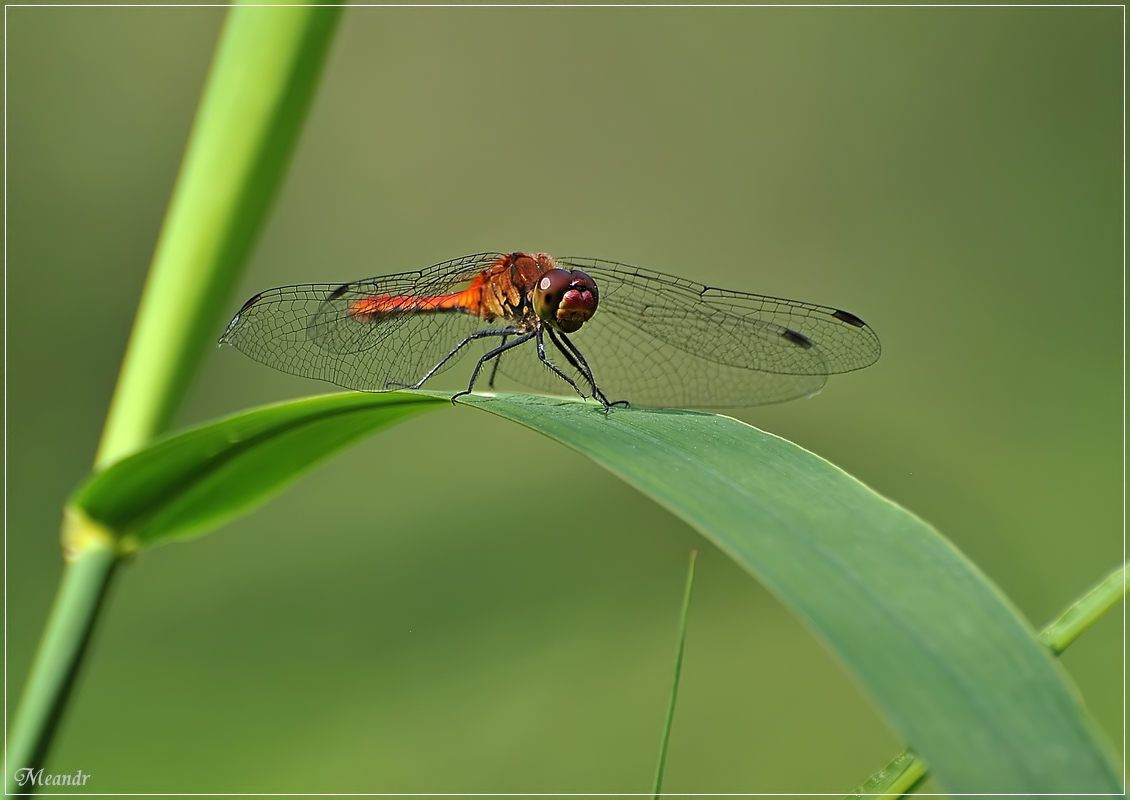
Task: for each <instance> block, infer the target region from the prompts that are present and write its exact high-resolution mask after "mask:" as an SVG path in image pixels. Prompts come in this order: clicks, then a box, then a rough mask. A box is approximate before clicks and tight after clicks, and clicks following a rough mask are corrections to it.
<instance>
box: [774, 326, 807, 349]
mask: <svg viewBox="0 0 1130 800" xmlns="http://www.w3.org/2000/svg"><path fill="white" fill-rule="evenodd" d="M781 336H782V338H784V339H787V340H788V341H790V342H792V343H793V344H795V345H799V346H800V347H803V348H804V349H805V350H807V349H808V348H810V347H812V340H811V339H809V338H808V337H807V336H805V335H804V334H803V333H797V332H796V331H794V330H793V329H792V328H785V330H784V331H782V332H781Z"/></svg>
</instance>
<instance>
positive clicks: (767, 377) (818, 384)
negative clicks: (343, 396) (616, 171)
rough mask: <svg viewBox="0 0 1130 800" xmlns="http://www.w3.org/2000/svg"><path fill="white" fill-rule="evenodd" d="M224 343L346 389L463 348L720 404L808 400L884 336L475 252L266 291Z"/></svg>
mask: <svg viewBox="0 0 1130 800" xmlns="http://www.w3.org/2000/svg"><path fill="white" fill-rule="evenodd" d="M220 344H228V345H232V346H234V347H235V348H236V349H238V350H240V351H241V352H243V353H244V354H246V355H247V356H249V357H251V358H252V359H254V360H256V361H259V362H261V363H263V364H266V365H268V366H270V367H273V368H275V369H278V370H281V371H283V372H287V373H290V374H293V375H300V376H303V377H306V378H315V379H319V380H323V381H328V382H330V383H333V384H336V385H338V386H342V387H345V388H347V389H355V390H360V391H367V392H383V391H391V390H395V389H404V388H413V389H418V388H420V387H421V386H422V385H423V384H424V383H425V382H427V381H428V380H430V379H431V378H433V377H434V376H436V375H438V374H440V373H442V372H444V371H445V370H447V369H449V368H450V367H452V366H453V365H454V364H455V363H457V362H458V361H460V360H461V359H462V358H463V357H464V356H465V355H467V354H468V353H474V355H475V357H476V359H477V360H476V361H475V363H474V367H473V368H472V371H471V377H470V381H469V382H468V384H467V388H466V389H464V390H463V391H460V392H458V393H456V394H455V395H454V396H453V397H452V401H453V402H454V400H455V399H456V398H458V397H460V396H463V395H467V394H470V393H471V392H472V391H474V389H475V384H476V383H477V382H479V381H480V380H485V381H486V383H487V385H488V386H489V387H490V388H491V389H493V388H494V384H495V381H496V378H497V376H498V375H499V374H502V375H504V376H506V377H507V378H509V379H511V380H513V381H516V382H517V383H519V384H522V385H524V386H526V387H529V388H531V389H534V390H538V391H546V392H549V393H551V394H558V393H560V392H562V391H565V392H569V391H570V390H571V391H572V392H575V393H576V394H578V395H580V396H581V397H582V398H593V399H595V400H596V401H598V402H599V403H600V404H601V405H603V406H604V408H605V410H608V409H610V408H611V407H613V406H619V405H623V406H627V405H629V404H630V405H633V406H640V407H651V408H666V407H678V408H727V407H730V408H732V407H742V406H754V405H765V404H769V403H778V402H782V401H785V400H791V399H794V398H799V397H807V396H811V395H814V394H816V393H817V392H819V391H820V390H821V388H823V386H824V384H825V382H826V381H827V380H828V376H829V375H833V374H838V373H844V372H852V371H854V370H858V369H863V368H864V367H867V366H870V365H871V364H874V363H875V362H876V361H877V360H878V358H879V354H880V352H881V347H880V344H879V337H878V336H877V335H876V334H875V332H874V331H873V330H872V329H871V328H870V327H869V326H868V325H867V324H866V323H865V322H864V321H863V320H862V319H860V318H859V317H858V316H856V315H855V314H852V313H851V312H848V311H843V310H841V309H837V308H833V307H830V306H822V305H816V304H814V303H806V302H801V301H798V300H786V299H784V298H780V297H769V296H766V295H759V294H753V293H751V292H742V291H735V290H731V289H719V288H715V287H712V286H706V285H704V284H701V283H696V282H694V281H690V280H687V279H684V278H680V277H676V276H674V275H668V274H666V273H663V272H656V271H653V270H649V269H644V268H643V267H636V266H631V265H629V264H621V263H617V262H615V261H605V260H602V259H596V258H577V257H563V258H554V257H552V256H550V255H548V254H546V253H524V252H511V253H476V254H473V255H468V256H463V257H461V258H456V259H452V260H450V261H444V262H442V263H440V264H435V265H433V266H431V267H428V268H426V269H421V270H416V271H413V272H401V273H398V274H393V275H382V276H379V277H375V278H368V279H365V280H359V281H352V282H350V283H341V284H332V283H325V284H305V285H297V286H281V287H278V288H275V289H268V290H267V291H264V292H261V293H259V294H257V295H255V296H254V297H252V298H251V299H250V300H248V301H247V302H246V303H244V304H243V307H242V308H241V309H240V310H239V312H238V313H237V314H236V315H235V317H234V318H233V319H232V320H231V322H230V323H229V324H228V326H227V329H226V330H225V331H224V334H223V336H221V337H220Z"/></svg>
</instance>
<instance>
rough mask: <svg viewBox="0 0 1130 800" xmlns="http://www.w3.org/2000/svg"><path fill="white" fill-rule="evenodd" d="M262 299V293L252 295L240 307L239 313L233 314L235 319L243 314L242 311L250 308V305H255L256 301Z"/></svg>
mask: <svg viewBox="0 0 1130 800" xmlns="http://www.w3.org/2000/svg"><path fill="white" fill-rule="evenodd" d="M262 299H263V295H262V294H257V295H255V296H254V297H252V298H251V299H250V300H248V301H247V302H246V303H244V304H243V308H241V309H240V310H239V313H238V314H236V315H235V316H236V319H239V317H240V316H241V315H242V314H243V312H244V311H246V310H247V309H249V308H251V306H253V305H255V304H256V303H258V302H259V301H260V300H262Z"/></svg>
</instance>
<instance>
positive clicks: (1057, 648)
mask: <svg viewBox="0 0 1130 800" xmlns="http://www.w3.org/2000/svg"><path fill="white" fill-rule="evenodd" d="M1127 569H1128V565H1126V564H1123V565H1122V566H1121V567H1118V568H1117V569H1115V570H1114V571H1112V572H1111V573H1110V574H1109V575H1107V576H1106V577H1105V578H1103V579H1102V580H1101V581H1099V582H1098V583H1097V584H1095V585H1094V586H1093V587H1091V588H1090V589H1089V590H1088V591H1087V593H1086V594H1084V595H1083V596H1082V597H1080V598H1079V599H1078V600H1076V601H1075V602H1074V603H1072V604H1071V605H1070V606H1068V607H1067V609H1066V610H1065V611H1064V612H1063V613H1062V614H1060V615H1059V618H1058V619H1056V621H1055V622H1053V623H1051V624H1050V625H1048V626H1047V627H1046V628H1044V629H1043V630H1042V631H1040V633H1039V635H1038V637H1037V638H1038V639H1039V640H1040V641H1041V642H1042V643H1043V644H1044V645H1046V646H1047V648H1048V649H1049V650H1051V651H1052V654H1053V655H1057V656H1058V655H1059V654H1060V653H1062V652H1063V651H1064V650H1066V649H1067V647H1068V645H1070V644H1071V643H1072V642H1074V641H1075V640H1076V639H1078V638H1079V636H1080V635H1081V634H1082V633H1083V631H1085V630H1087V628H1089V627H1091V626H1092V625H1094V624H1095V622H1096V620H1098V618H1099V617H1101V616H1102V615H1103V614H1105V613H1106V612H1107V611H1109V610H1110V609H1111V608H1112V607H1113V606H1114V604H1115V603H1117V602H1118V601H1119V600H1120V599H1121V598H1123V597H1125V596H1126V579H1127ZM928 772H929V767H927V766H926V762H925V761H923V760H922V759H920V758H918V757H917V756H915V755H914V754H913V753H912V752H910V751H909V750H904V751H903V752H902V753H900V754H899V755H897V756H896V757H895V758H894V760H892V761H891V763H890V764H888V765H887V766H886V767H884V768H883V769H882V770H881V771H880V772H877V773H875V774H874V775H872V776H871V777H870V778H868V779H867V780H866V781H865V782H864V783H863V784H862V785H861V786H860V787H859V788H858V789H856V790H855V791H854V792H853V793H852V794H850V795H848V796H849V797H853V798H856V797H869V798H883V800H886V799H887V798H898V797H902V796H903V795H905V794H909V793H910V792H912V791H914V789H916V788H917V787H918V786H919V785H921V784H922V782H923V781H924V780H925V779H926V775H927V773H928Z"/></svg>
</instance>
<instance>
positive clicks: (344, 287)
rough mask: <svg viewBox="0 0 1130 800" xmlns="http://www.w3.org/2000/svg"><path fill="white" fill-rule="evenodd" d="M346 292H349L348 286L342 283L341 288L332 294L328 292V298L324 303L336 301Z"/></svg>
mask: <svg viewBox="0 0 1130 800" xmlns="http://www.w3.org/2000/svg"><path fill="white" fill-rule="evenodd" d="M348 291H349V284H348V283H343V284H342V285H341V286H339V287H337V288H336V289H334V290H333V291H332V292H330V296H329V297H327V298H326V301H327V302H328V301H330V300H337V299H338V298H339V297H341V296H342V295H343V294H345V293H346V292H348Z"/></svg>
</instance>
